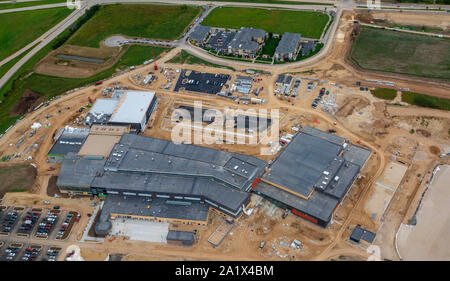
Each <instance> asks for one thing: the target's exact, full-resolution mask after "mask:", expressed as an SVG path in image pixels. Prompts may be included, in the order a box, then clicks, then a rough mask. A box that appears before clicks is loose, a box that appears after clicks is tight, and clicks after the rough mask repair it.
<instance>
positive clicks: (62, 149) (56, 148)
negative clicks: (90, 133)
mask: <svg viewBox="0 0 450 281" xmlns="http://www.w3.org/2000/svg"><path fill="white" fill-rule="evenodd" d="M85 140H86V137H72V138H68V137H60V138H59V139H58V140H57V141H56V142H55V144H53V146H52V148H51V149H50V151H49V152H48V153H47V155H49V156H52V155H57V156H58V155H59V156H66V155H67V154H69V153H70V152H73V153H78V151H80V149H81V147H82V146H83V143H84V142H85Z"/></svg>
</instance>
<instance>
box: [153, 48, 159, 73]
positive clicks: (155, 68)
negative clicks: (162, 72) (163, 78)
mask: <svg viewBox="0 0 450 281" xmlns="http://www.w3.org/2000/svg"><path fill="white" fill-rule="evenodd" d="M152 55H153V61H154V62H155V65H154V66H153V69H154V70H158V65H157V64H156V59H155V52H154V51H153V49H152Z"/></svg>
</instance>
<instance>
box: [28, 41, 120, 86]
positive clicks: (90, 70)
mask: <svg viewBox="0 0 450 281" xmlns="http://www.w3.org/2000/svg"><path fill="white" fill-rule="evenodd" d="M126 50H127V47H125V48H121V47H114V48H110V47H101V48H90V47H81V46H71V45H63V46H61V47H60V48H58V49H56V50H54V51H51V52H50V53H48V54H47V55H46V56H45V57H44V58H43V59H42V60H41V61H39V63H38V64H36V66H35V68H34V70H35V71H36V72H37V73H40V74H46V75H52V76H58V77H67V78H86V77H90V76H92V75H94V74H96V73H99V72H101V71H103V70H105V69H107V68H110V67H111V66H113V65H114V64H115V63H116V62H117V60H118V59H119V58H120V57H121V56H122V55H123V54H124V53H125V52H126ZM59 54H63V55H72V56H79V57H87V58H96V59H102V60H104V62H103V63H94V62H86V61H80V60H71V59H61V58H58V57H57V55H59Z"/></svg>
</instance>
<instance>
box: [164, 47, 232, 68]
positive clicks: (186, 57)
mask: <svg viewBox="0 0 450 281" xmlns="http://www.w3.org/2000/svg"><path fill="white" fill-rule="evenodd" d="M167 63H179V64H199V65H205V66H210V67H219V68H227V69H230V70H234V68H232V67H230V66H225V65H219V64H215V63H211V62H208V61H205V60H202V59H201V58H198V57H195V56H193V55H191V54H189V53H188V52H186V51H184V50H181V52H180V53H179V54H178V55H176V56H175V57H173V58H172V59H171V60H169V61H168V62H167Z"/></svg>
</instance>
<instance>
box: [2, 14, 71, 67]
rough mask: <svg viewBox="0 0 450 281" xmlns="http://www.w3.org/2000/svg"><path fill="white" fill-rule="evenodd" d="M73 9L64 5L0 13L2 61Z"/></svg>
mask: <svg viewBox="0 0 450 281" xmlns="http://www.w3.org/2000/svg"><path fill="white" fill-rule="evenodd" d="M72 11H73V10H69V9H67V8H65V7H62V8H52V9H43V10H35V11H23V12H15V13H7V14H0V23H1V24H0V25H1V28H0V61H1V60H3V59H4V58H6V57H8V56H9V55H11V54H13V53H15V52H17V51H18V50H20V49H22V48H23V47H25V46H26V45H27V44H29V43H30V42H33V40H35V39H36V38H38V37H39V36H41V35H42V34H44V33H45V32H46V31H47V30H49V29H50V28H51V27H53V26H55V25H56V24H57V23H58V22H60V21H61V20H62V19H64V18H65V17H67V16H68V15H69V14H70V13H71V12H72Z"/></svg>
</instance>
